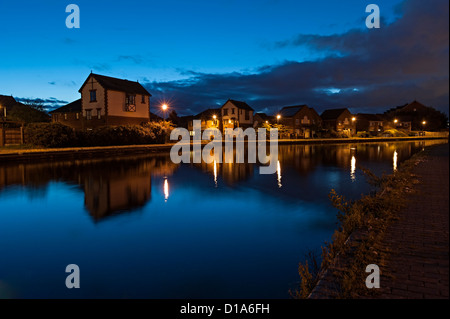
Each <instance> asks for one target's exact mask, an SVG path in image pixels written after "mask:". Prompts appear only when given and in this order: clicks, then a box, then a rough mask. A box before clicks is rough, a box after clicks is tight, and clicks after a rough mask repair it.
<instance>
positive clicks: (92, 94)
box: [89, 90, 97, 102]
mask: <svg viewBox="0 0 450 319" xmlns="http://www.w3.org/2000/svg"><path fill="white" fill-rule="evenodd" d="M89 93H90V98H91V99H90V101H89V102H97V90H90V91H89Z"/></svg>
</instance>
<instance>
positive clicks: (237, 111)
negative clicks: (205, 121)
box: [220, 99, 255, 132]
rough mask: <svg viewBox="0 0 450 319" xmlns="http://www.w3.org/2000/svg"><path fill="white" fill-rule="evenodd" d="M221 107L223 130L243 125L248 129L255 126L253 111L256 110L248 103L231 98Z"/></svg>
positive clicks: (242, 126)
mask: <svg viewBox="0 0 450 319" xmlns="http://www.w3.org/2000/svg"><path fill="white" fill-rule="evenodd" d="M220 109H221V113H222V114H221V115H222V129H223V132H225V129H227V128H231V129H235V128H237V127H241V128H242V129H246V128H248V127H252V126H253V113H254V112H255V111H254V110H253V109H252V108H251V107H250V106H249V105H248V104H247V103H245V102H241V101H236V100H231V99H230V100H228V101H226V102H225V104H224V105H223V106H222V107H221V108H220Z"/></svg>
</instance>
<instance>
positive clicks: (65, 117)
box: [64, 113, 67, 121]
mask: <svg viewBox="0 0 450 319" xmlns="http://www.w3.org/2000/svg"><path fill="white" fill-rule="evenodd" d="M64 120H66V121H67V113H64Z"/></svg>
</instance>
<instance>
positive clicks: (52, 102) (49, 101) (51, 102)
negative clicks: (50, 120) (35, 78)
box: [14, 97, 69, 107]
mask: <svg viewBox="0 0 450 319" xmlns="http://www.w3.org/2000/svg"><path fill="white" fill-rule="evenodd" d="M14 99H15V100H16V101H17V102H20V103H24V104H38V105H44V106H49V107H57V106H61V105H64V104H67V103H69V102H67V101H65V100H59V99H57V98H55V97H49V98H46V99H41V98H27V97H14Z"/></svg>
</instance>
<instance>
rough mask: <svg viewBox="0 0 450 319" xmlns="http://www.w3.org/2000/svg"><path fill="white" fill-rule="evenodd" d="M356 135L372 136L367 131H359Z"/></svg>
mask: <svg viewBox="0 0 450 319" xmlns="http://www.w3.org/2000/svg"><path fill="white" fill-rule="evenodd" d="M356 136H358V137H370V134H369V133H367V132H366V131H361V132H358V133H357V134H356Z"/></svg>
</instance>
